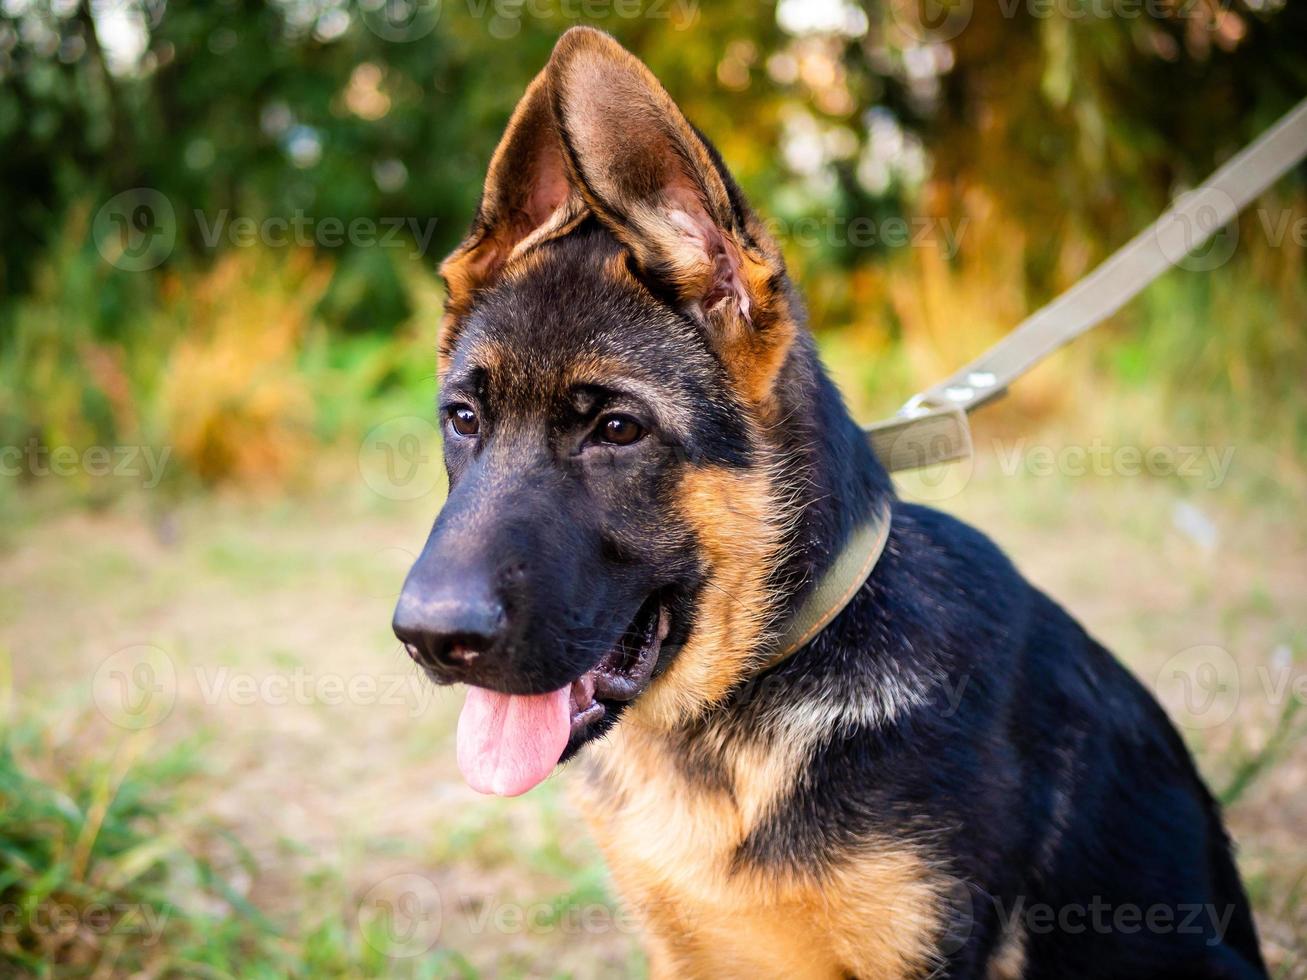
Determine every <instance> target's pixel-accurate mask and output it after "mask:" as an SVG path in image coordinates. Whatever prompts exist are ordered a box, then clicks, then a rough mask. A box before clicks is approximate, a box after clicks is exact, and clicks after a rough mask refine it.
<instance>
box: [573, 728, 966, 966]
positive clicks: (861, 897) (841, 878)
mask: <svg viewBox="0 0 1307 980" xmlns="http://www.w3.org/2000/svg"><path fill="white" fill-rule="evenodd" d="M672 744H673V743H672V742H670V741H668V740H667V739H666V738H665V737H664V736H661V735H659V734H657V733H652V732H649V731H647V730H642V729H639V728H637V727H636V726H634V725H629V724H627V723H626V722H623V724H621V725H619V726H618V728H617V729H616V730H615V732H614V733H613V735H612V736H611V737H610V739H609V740H608V742H607V743H598V744H596V745H595V746H594V747H592V749H591V750H589V752H590V755H589V759H588V763H589V765H590V767H591V772H590V773H589V779H588V783H587V786H586V787H585V788H583V789H582V791H581V793H580V796H581V807H582V810H583V812H585V813H586V815H587V818H588V820H589V822H590V828H591V832H592V833H593V835H594V836H595V838H596V840H597V841H598V842H599V845H600V848H601V850H602V851H603V852H604V855H605V858H606V859H607V861H608V865H609V867H610V869H611V870H612V874H613V878H614V880H615V882H616V884H617V887H618V890H619V891H620V893H621V894H622V896H623V899H624V901H625V902H627V903H628V904H629V905H630V906H631V907H632V908H633V910H634V911H635V913H636V914H637V915H638V916H639V917H640V918H641V920H642V923H643V925H644V928H645V929H646V931H647V934H648V936H649V942H648V949H649V955H650V963H651V973H652V975H653V976H655V977H656V976H669V977H671V976H675V977H716V976H749V975H754V976H785V977H813V978H842V977H846V976H848V975H850V974H853V975H857V976H863V977H885V978H893V977H915V976H924V975H925V973H926V972H928V970H929V968H930V967H931V965H932V964H933V962H934V959H933V942H934V938H935V936H936V934H937V932H938V930H939V927H940V921H941V920H940V915H939V911H938V909H939V892H940V888H941V884H942V882H943V881H944V880H945V879H943V878H942V877H941V876H939V875H937V874H936V873H934V872H933V871H932V870H931V868H930V866H929V864H928V862H927V861H926V860H925V859H923V858H922V857H921V856H920V855H918V854H917V853H916V852H915V851H914V850H913V849H912V848H910V847H908V846H905V845H902V844H895V843H889V842H886V843H880V844H867V845H864V847H863V848H862V849H861V851H860V852H859V853H858V854H856V855H854V856H853V857H851V858H850V859H849V860H848V861H846V862H845V863H843V864H841V865H840V866H839V867H837V868H836V869H835V870H833V871H831V872H829V873H827V874H825V875H823V876H820V877H819V876H817V875H815V874H813V875H804V874H800V873H789V874H780V873H773V872H765V871H760V870H758V869H755V868H751V867H736V866H734V865H733V863H732V859H733V858H734V856H735V854H736V850H737V848H738V847H739V845H740V843H741V842H742V841H743V840H744V839H745V836H746V835H747V833H748V832H749V830H750V828H752V827H753V826H754V825H755V824H756V823H757V821H758V819H759V818H760V817H761V816H762V815H763V814H764V813H765V812H766V811H767V809H768V807H769V806H770V805H772V804H773V803H774V802H775V800H776V797H777V794H778V793H780V792H781V791H782V790H784V789H785V788H787V787H788V786H789V785H790V783H791V781H792V779H793V777H794V774H795V773H794V762H795V761H796V760H794V759H793V758H787V757H786V753H784V752H777V753H775V754H774V755H773V754H771V753H767V754H752V753H744V754H740V755H738V756H737V757H736V758H734V759H733V760H732V762H731V764H730V769H731V770H732V772H733V779H732V785H731V786H730V787H729V788H725V789H721V790H714V789H706V788H705V787H704V786H702V785H699V784H694V785H692V784H690V783H688V782H687V781H686V780H685V778H684V777H683V776H681V775H680V774H679V770H678V768H677V760H676V759H675V757H674V749H673V748H672Z"/></svg>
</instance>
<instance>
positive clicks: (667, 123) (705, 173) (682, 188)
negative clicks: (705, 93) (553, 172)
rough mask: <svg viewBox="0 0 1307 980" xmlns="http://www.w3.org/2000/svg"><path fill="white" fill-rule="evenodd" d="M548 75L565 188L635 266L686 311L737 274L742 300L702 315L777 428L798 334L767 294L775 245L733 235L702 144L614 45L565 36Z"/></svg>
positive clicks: (758, 228)
mask: <svg viewBox="0 0 1307 980" xmlns="http://www.w3.org/2000/svg"><path fill="white" fill-rule="evenodd" d="M546 71H547V72H548V74H549V77H550V86H551V88H550V93H551V96H552V98H553V100H554V108H555V114H556V118H557V122H558V125H559V126H560V128H561V132H562V138H563V146H564V158H565V162H566V164H567V168H568V172H569V174H570V176H571V180H572V183H573V184H574V185H575V186H576V187H577V188H578V190H579V191H580V193H581V194H582V195H583V196H584V198H585V200H586V203H587V204H588V205H589V206H590V208H591V209H592V210H593V211H594V212H595V213H596V214H597V215H598V216H599V217H600V218H601V219H603V220H604V221H605V223H606V224H608V225H609V227H610V228H611V229H612V231H613V233H614V234H615V235H617V237H618V238H619V239H620V240H621V241H622V242H623V244H625V245H626V247H627V248H629V249H630V250H631V254H632V256H633V257H634V259H635V261H636V262H637V264H639V265H640V266H641V267H643V268H647V269H656V270H657V271H658V273H659V275H661V276H662V277H664V278H665V279H668V280H670V283H671V285H672V286H673V288H674V289H675V290H676V292H677V294H678V295H679V296H681V297H682V298H683V299H684V300H685V301H686V302H687V304H689V305H692V306H693V305H695V304H698V303H699V302H700V300H701V299H702V298H703V297H704V296H705V294H706V293H707V292H708V291H709V289H710V287H711V284H712V282H713V281H714V276H715V274H716V270H717V263H718V262H726V263H727V264H728V265H729V266H730V267H731V268H732V269H734V270H735V278H736V279H737V280H738V281H739V282H740V283H741V287H740V292H739V293H738V294H735V295H732V296H727V297H725V298H723V299H721V300H720V301H718V302H715V303H714V304H713V305H711V306H710V307H707V308H703V309H702V310H701V312H702V315H703V316H704V318H705V320H706V321H707V326H708V327H709V332H710V337H711V339H712V340H713V342H714V344H715V345H716V347H717V350H718V353H719V354H720V356H721V358H722V361H723V363H724V364H725V365H726V368H727V371H728V373H729V375H730V377H731V378H732V380H733V382H734V383H735V387H736V389H737V391H738V392H739V394H740V395H741V397H742V398H743V399H744V400H745V402H746V403H747V404H749V405H751V406H755V407H757V408H758V409H759V410H760V412H761V414H762V416H763V421H764V422H769V421H772V419H770V417H769V416H770V415H771V413H772V411H773V408H774V406H773V404H772V400H771V391H772V387H773V384H774V382H775V379H776V375H777V373H778V372H779V370H780V368H781V365H782V364H783V363H784V360H785V356H786V354H787V353H788V352H789V349H790V345H791V344H792V343H793V341H794V337H795V335H796V333H797V330H796V327H795V325H794V317H793V311H791V310H790V309H789V308H788V304H787V303H786V302H785V297H783V296H780V295H777V294H776V293H775V291H774V290H773V289H772V287H771V282H772V281H773V279H774V278H775V277H776V276H777V275H778V274H779V273H780V272H781V271H782V270H783V268H784V263H783V261H782V259H781V254H780V250H779V248H777V246H776V244H775V242H774V241H773V240H772V239H771V237H770V236H769V235H768V234H767V232H766V229H765V228H763V226H762V224H761V223H760V222H758V221H756V220H754V221H751V222H750V223H749V226H748V228H747V229H746V228H741V227H738V226H737V219H736V217H735V214H734V211H733V209H732V207H731V203H730V197H729V195H728V193H727V190H726V185H725V183H724V182H723V181H722V178H721V176H720V174H719V173H718V171H717V167H716V165H715V164H714V163H713V161H712V158H711V156H710V155H709V153H708V149H707V147H706V146H705V145H704V143H703V140H701V139H700V138H699V136H698V135H697V134H696V133H695V132H694V130H693V128H692V127H691V126H690V124H689V122H688V121H687V120H686V119H685V116H684V115H682V113H681V111H680V109H678V108H677V106H676V103H675V102H673V101H672V99H671V97H670V96H669V95H668V94H667V92H666V90H665V89H664V88H663V87H662V86H661V85H660V84H659V83H658V80H657V79H656V78H655V77H654V76H653V74H652V72H650V71H649V69H648V68H646V67H645V65H644V64H643V63H642V62H641V61H640V60H639V59H638V58H636V57H635V56H633V55H632V54H630V53H629V52H628V51H626V50H625V49H624V48H622V46H621V45H619V44H618V43H617V42H616V41H614V40H613V39H612V38H611V37H609V36H608V35H606V34H603V33H601V32H599V31H595V30H591V29H588V28H576V29H573V30H571V31H568V32H567V34H565V35H564V36H563V37H562V39H561V40H560V41H559V42H558V46H557V47H556V48H555V49H554V55H553V57H552V58H551V59H550V62H549V67H548V68H547V69H546ZM616 119H621V120H623V121H624V124H623V125H620V126H615V125H614V120H616ZM718 248H720V250H721V251H720V253H718V252H717V249H718Z"/></svg>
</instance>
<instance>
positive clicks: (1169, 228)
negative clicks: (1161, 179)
mask: <svg viewBox="0 0 1307 980" xmlns="http://www.w3.org/2000/svg"><path fill="white" fill-rule="evenodd" d="M1305 156H1307V99H1304V100H1303V101H1302V102H1299V103H1298V104H1297V105H1296V106H1295V107H1294V108H1293V109H1291V110H1290V111H1289V112H1288V113H1286V114H1285V115H1284V116H1283V117H1281V118H1280V120H1279V121H1278V122H1276V123H1275V125H1273V126H1272V127H1271V128H1270V129H1268V130H1266V132H1264V133H1263V134H1262V135H1261V136H1259V137H1258V138H1257V139H1255V140H1254V141H1253V142H1252V143H1250V144H1249V145H1248V146H1247V147H1246V148H1245V149H1244V150H1242V151H1241V152H1240V153H1238V154H1236V155H1235V156H1234V157H1232V158H1231V159H1230V160H1229V161H1228V162H1226V163H1225V165H1224V166H1222V167H1221V168H1220V169H1219V170H1217V171H1216V172H1215V173H1214V174H1212V176H1211V177H1209V178H1208V179H1207V180H1206V181H1204V182H1203V183H1202V184H1200V185H1199V186H1198V187H1197V188H1195V189H1194V190H1192V191H1190V192H1189V193H1188V194H1185V195H1183V196H1182V197H1181V198H1179V199H1178V200H1177V201H1176V202H1175V204H1174V205H1172V206H1171V207H1170V208H1168V209H1167V210H1166V211H1165V212H1164V213H1163V214H1162V216H1161V217H1160V218H1158V219H1157V220H1156V221H1154V222H1153V223H1152V224H1151V225H1149V226H1148V227H1147V228H1145V229H1144V230H1143V231H1141V232H1140V233H1139V234H1137V235H1135V237H1134V238H1132V239H1130V241H1128V242H1127V243H1126V244H1125V245H1123V246H1121V248H1119V249H1117V250H1116V251H1115V252H1113V253H1112V255H1111V256H1109V257H1108V258H1107V259H1106V260H1105V261H1104V262H1103V263H1102V264H1101V265H1099V266H1098V267H1097V268H1096V269H1094V271H1093V272H1091V273H1090V274H1089V275H1087V276H1086V277H1085V278H1084V279H1081V280H1080V281H1079V282H1078V283H1076V284H1075V285H1074V286H1072V287H1071V288H1070V289H1068V290H1067V291H1066V292H1065V293H1063V294H1062V295H1061V296H1059V297H1057V299H1055V300H1053V301H1052V302H1051V303H1049V304H1048V305H1047V306H1044V307H1042V308H1041V309H1039V310H1037V311H1036V312H1035V313H1033V314H1031V315H1030V316H1028V317H1027V318H1026V319H1025V320H1023V321H1022V322H1021V323H1020V324H1018V325H1017V327H1016V329H1014V330H1013V331H1012V332H1011V333H1010V334H1008V335H1007V336H1006V337H1004V338H1003V339H1002V340H1000V341H999V342H998V343H997V344H995V345H994V346H993V347H991V348H990V349H989V350H987V351H986V352H985V353H983V354H982V355H980V357H978V358H976V359H975V360H974V361H972V362H971V363H970V364H968V365H966V366H965V367H963V368H961V369H960V370H958V371H957V372H955V373H954V374H952V375H951V376H950V377H948V378H946V379H944V380H943V381H941V382H939V384H936V385H934V386H933V387H931V388H927V389H926V390H925V391H922V392H919V393H918V394H916V395H913V396H912V397H911V398H910V399H908V401H907V403H906V404H904V406H903V407H902V408H901V409H899V411H898V413H897V414H896V415H894V416H893V417H892V418H889V419H885V420H884V421H881V422H875V423H873V424H872V425H869V426H867V427H866V428H865V430H864V431H865V432H866V434H867V439H868V441H869V442H870V443H871V447H872V450H873V451H874V452H875V453H876V456H877V457H878V458H879V459H880V461H881V463H883V464H884V466H885V468H886V469H887V470H888V471H890V472H895V471H899V470H910V469H918V468H920V467H923V466H929V465H932V464H934V463H946V462H949V461H951V460H958V459H965V458H967V457H969V456H970V455H971V427H970V424H969V423H968V420H967V414H968V413H969V412H972V411H974V410H975V409H977V408H979V407H980V406H982V405H984V404H987V403H988V402H991V401H993V400H994V399H996V398H998V397H1000V396H1002V395H1003V394H1005V393H1006V392H1007V389H1008V387H1009V386H1010V385H1011V384H1012V383H1013V382H1014V381H1016V380H1017V379H1019V378H1020V377H1021V376H1022V375H1024V374H1025V373H1026V372H1027V371H1029V370H1030V369H1031V368H1033V367H1034V366H1035V365H1036V364H1038V363H1039V362H1040V361H1042V360H1043V359H1044V358H1045V357H1047V356H1048V355H1049V354H1051V353H1053V352H1054V351H1056V350H1057V349H1059V348H1060V347H1062V346H1064V345H1066V344H1068V343H1070V342H1071V341H1072V340H1075V339H1076V338H1077V337H1079V336H1081V335H1083V334H1085V333H1087V332H1088V331H1089V330H1091V329H1092V328H1094V327H1096V326H1097V325H1098V324H1100V323H1102V322H1103V321H1104V320H1105V319H1107V318H1108V317H1109V316H1111V315H1112V314H1113V313H1115V312H1116V311H1117V310H1119V309H1120V308H1121V307H1122V306H1124V305H1125V304H1126V303H1128V302H1129V301H1130V300H1131V299H1133V298H1134V297H1135V296H1137V295H1138V294H1139V293H1140V292H1142V291H1143V289H1144V288H1145V287H1146V286H1148V285H1149V284H1150V283H1152V282H1153V280H1155V279H1157V278H1158V277H1159V276H1161V275H1162V274H1163V273H1164V272H1166V271H1168V270H1169V269H1171V268H1172V267H1173V266H1176V265H1179V264H1181V263H1182V262H1183V261H1184V260H1185V258H1186V257H1187V256H1189V255H1190V254H1192V253H1194V252H1195V251H1196V250H1197V249H1198V248H1200V247H1202V246H1203V245H1204V244H1206V243H1207V241H1208V240H1209V239H1210V238H1212V236H1213V235H1215V234H1216V233H1217V232H1218V231H1219V230H1221V229H1222V228H1223V227H1225V226H1226V225H1227V224H1229V223H1230V222H1231V221H1232V220H1234V219H1235V218H1236V217H1238V215H1239V212H1240V211H1242V210H1243V209H1244V208H1245V207H1246V206H1247V205H1248V203H1249V202H1251V201H1252V200H1253V199H1254V198H1256V197H1257V196H1258V195H1259V194H1261V193H1262V192H1263V191H1265V190H1266V189H1267V188H1269V187H1270V186H1271V185H1272V184H1274V183H1275V181H1276V180H1278V179H1279V178H1280V177H1282V176H1283V175H1284V174H1285V173H1287V172H1288V171H1289V170H1290V169H1291V168H1292V167H1294V166H1295V165H1296V164H1298V163H1299V162H1300V161H1301V160H1302V159H1303V157H1305ZM889 532H890V507H889V504H888V503H884V504H882V506H881V508H880V509H879V510H878V511H877V512H876V513H875V514H874V515H872V517H871V518H870V519H869V520H867V521H866V522H864V523H863V524H862V525H860V526H859V527H857V528H855V529H854V531H853V533H852V534H850V536H849V540H848V541H847V542H846V543H845V544H844V546H843V548H842V549H841V550H840V553H839V554H838V555H836V556H835V561H834V562H832V563H831V566H830V568H829V569H827V571H826V572H825V574H823V575H822V577H821V579H820V580H819V581H818V582H817V584H816V585H815V586H814V587H813V590H812V593H811V594H810V595H809V596H808V597H807V598H806V599H805V600H804V601H803V603H802V604H801V605H800V606H799V609H798V610H797V611H796V612H795V614H794V615H793V616H792V617H790V621H789V624H788V625H787V626H786V628H785V630H784V631H783V632H782V633H781V635H780V636H779V637H777V638H776V640H774V641H773V643H772V644H771V650H772V652H771V653H770V654H768V655H766V656H765V658H764V660H763V662H762V664H761V666H760V667H759V668H758V670H757V671H755V674H756V673H762V672H763V671H767V670H770V669H771V668H772V667H775V666H776V665H777V664H779V663H781V662H782V661H784V660H785V659H786V658H788V657H790V656H791V655H793V654H794V653H796V652H798V651H799V650H800V649H802V648H803V647H804V646H806V645H807V644H808V643H810V642H811V641H812V639H813V637H815V636H816V635H817V634H818V633H820V632H821V631H822V630H823V629H825V627H826V626H828V625H829V624H830V622H831V621H832V620H833V619H834V618H835V617H836V616H838V615H839V614H840V612H841V611H843V609H844V607H845V606H847V605H848V604H849V602H850V600H852V598H853V597H854V595H856V594H857V592H858V590H859V589H860V588H861V587H862V585H863V583H864V582H866V581H867V577H868V576H869V575H870V574H871V572H872V570H873V569H874V568H875V567H876V563H877V562H878V561H879V560H880V556H881V555H882V554H883V553H884V550H885V544H886V542H887V541H888V540H889Z"/></svg>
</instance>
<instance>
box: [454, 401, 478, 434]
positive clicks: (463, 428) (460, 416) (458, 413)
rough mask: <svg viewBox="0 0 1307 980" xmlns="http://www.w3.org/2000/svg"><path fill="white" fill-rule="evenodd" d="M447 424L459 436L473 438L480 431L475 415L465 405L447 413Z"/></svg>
mask: <svg viewBox="0 0 1307 980" xmlns="http://www.w3.org/2000/svg"><path fill="white" fill-rule="evenodd" d="M449 424H450V425H452V426H453V427H454V431H455V432H457V433H458V434H459V435H460V436H474V435H476V434H477V432H478V431H480V429H481V423H480V421H478V419H477V413H476V412H474V411H472V409H470V408H468V407H467V406H466V405H459V406H458V407H457V408H455V409H453V410H452V411H450V413H449Z"/></svg>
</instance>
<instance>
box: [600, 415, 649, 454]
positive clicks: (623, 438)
mask: <svg viewBox="0 0 1307 980" xmlns="http://www.w3.org/2000/svg"><path fill="white" fill-rule="evenodd" d="M643 435H644V429H643V428H642V427H641V425H640V423H639V422H637V421H636V420H635V419H633V418H631V416H629V415H610V416H608V417H607V418H606V419H604V420H603V421H602V422H600V423H599V438H600V439H601V440H602V441H604V442H606V443H608V444H610V445H613V446H629V445H631V443H633V442H638V441H639V439H640V437H641V436H643Z"/></svg>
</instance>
